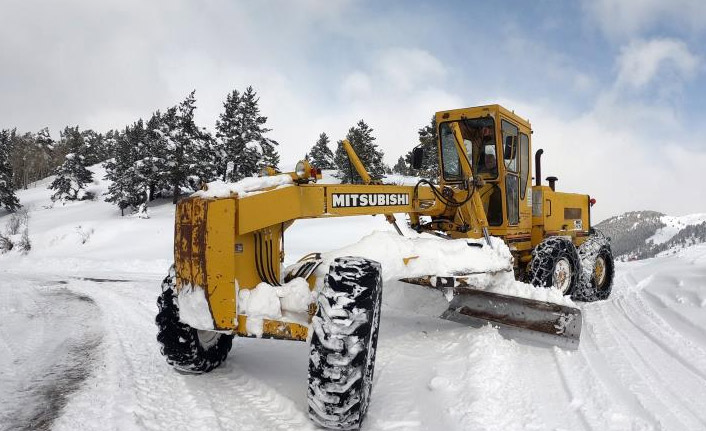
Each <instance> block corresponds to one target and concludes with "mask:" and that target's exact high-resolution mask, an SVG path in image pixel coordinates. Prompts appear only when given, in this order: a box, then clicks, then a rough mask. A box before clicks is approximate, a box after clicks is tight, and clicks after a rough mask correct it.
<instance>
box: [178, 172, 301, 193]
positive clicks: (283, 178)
mask: <svg viewBox="0 0 706 431" xmlns="http://www.w3.org/2000/svg"><path fill="white" fill-rule="evenodd" d="M289 184H292V177H291V176H289V175H286V174H282V175H273V176H270V177H248V178H243V179H242V180H240V181H237V182H234V183H227V182H224V181H221V180H216V181H213V182H210V183H208V184H207V185H206V190H199V191H197V192H195V193H194V194H192V195H191V196H196V197H200V198H227V197H231V196H233V195H238V196H239V197H245V196H247V195H248V194H252V193H255V192H258V191H260V190H263V189H269V188H271V187H278V186H286V185H289Z"/></svg>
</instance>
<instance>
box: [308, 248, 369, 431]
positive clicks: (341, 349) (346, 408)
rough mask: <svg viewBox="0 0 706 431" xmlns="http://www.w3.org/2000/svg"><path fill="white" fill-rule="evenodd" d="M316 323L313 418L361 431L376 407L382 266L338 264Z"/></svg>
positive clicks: (357, 261)
mask: <svg viewBox="0 0 706 431" xmlns="http://www.w3.org/2000/svg"><path fill="white" fill-rule="evenodd" d="M317 302H318V304H317V305H318V310H317V313H316V315H315V316H314V318H313V319H312V326H311V327H312V336H311V346H310V350H309V388H308V393H307V396H308V402H309V417H310V418H311V420H312V421H313V422H315V423H316V424H318V425H320V426H322V427H324V428H329V429H341V430H347V429H358V428H360V426H361V424H362V421H363V418H364V417H365V413H366V412H367V409H368V405H369V403H370V394H371V391H372V385H373V373H374V369H375V350H376V348H377V338H378V328H379V324H380V308H381V306H382V305H381V304H382V278H381V270H380V264H379V263H377V262H375V261H372V260H367V259H363V258H359V257H340V258H337V259H336V260H334V262H333V264H332V265H331V267H330V269H329V273H328V275H327V276H326V279H325V280H324V288H323V290H322V291H321V293H320V295H319V299H318V301H317Z"/></svg>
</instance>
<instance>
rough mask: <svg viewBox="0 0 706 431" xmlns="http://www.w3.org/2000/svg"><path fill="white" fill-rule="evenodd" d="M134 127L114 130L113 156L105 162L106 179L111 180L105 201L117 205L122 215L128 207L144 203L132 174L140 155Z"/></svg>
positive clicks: (135, 206)
mask: <svg viewBox="0 0 706 431" xmlns="http://www.w3.org/2000/svg"><path fill="white" fill-rule="evenodd" d="M133 127H134V126H133ZM133 127H131V126H126V127H125V130H124V131H123V132H114V134H113V139H114V146H113V158H111V159H109V160H108V161H107V162H106V163H105V170H106V175H105V179H106V180H109V181H111V183H110V186H108V191H107V192H106V193H105V196H106V198H105V201H106V202H112V203H114V204H115V205H117V206H118V208H120V214H121V215H125V209H126V208H128V207H133V208H137V207H138V206H139V205H140V204H141V203H142V196H141V195H140V191H139V185H138V184H137V182H136V179H135V177H133V175H132V169H133V166H134V164H135V161H136V160H137V159H138V157H139V156H138V154H137V148H136V147H135V145H134V136H135V132H134V131H133Z"/></svg>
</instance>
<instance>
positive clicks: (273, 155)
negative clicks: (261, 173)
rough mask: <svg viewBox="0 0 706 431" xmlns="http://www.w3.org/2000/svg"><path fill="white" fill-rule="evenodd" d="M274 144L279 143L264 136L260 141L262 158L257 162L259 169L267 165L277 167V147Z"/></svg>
mask: <svg viewBox="0 0 706 431" xmlns="http://www.w3.org/2000/svg"><path fill="white" fill-rule="evenodd" d="M276 145H279V144H278V143H277V141H274V140H272V139H267V138H264V139H263V141H261V143H260V146H261V147H262V158H261V159H260V162H259V163H258V167H259V168H260V169H262V168H264V167H267V166H269V167H272V168H275V169H277V170H278V169H279V153H277V149H276V148H275V146H276Z"/></svg>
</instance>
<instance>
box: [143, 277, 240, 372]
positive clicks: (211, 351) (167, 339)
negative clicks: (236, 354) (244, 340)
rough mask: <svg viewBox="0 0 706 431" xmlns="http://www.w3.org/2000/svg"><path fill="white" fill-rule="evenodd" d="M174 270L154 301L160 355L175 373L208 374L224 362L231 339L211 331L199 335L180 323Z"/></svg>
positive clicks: (227, 335)
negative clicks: (155, 303) (157, 311)
mask: <svg viewBox="0 0 706 431" xmlns="http://www.w3.org/2000/svg"><path fill="white" fill-rule="evenodd" d="M174 280H175V273H174V266H172V268H171V269H170V270H169V275H167V277H166V278H165V279H164V281H163V282H162V294H161V295H160V296H159V298H158V299H157V307H158V309H159V313H158V314H157V317H156V319H155V323H157V328H158V332H157V341H158V342H159V344H160V346H161V347H160V351H161V352H162V355H164V357H165V358H166V360H167V363H168V364H169V365H171V366H173V367H174V368H175V369H176V370H177V371H181V372H184V373H190V374H201V373H207V372H209V371H211V370H213V369H215V368H217V367H218V366H219V365H221V363H223V362H224V361H225V360H226V357H227V356H228V352H229V351H230V349H231V347H232V345H233V336H232V335H229V334H223V333H220V332H214V331H202V330H198V329H195V328H192V327H191V326H189V325H187V324H185V323H182V322H181V321H180V320H179V305H178V304H177V301H176V295H175V292H174V288H175V285H174Z"/></svg>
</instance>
